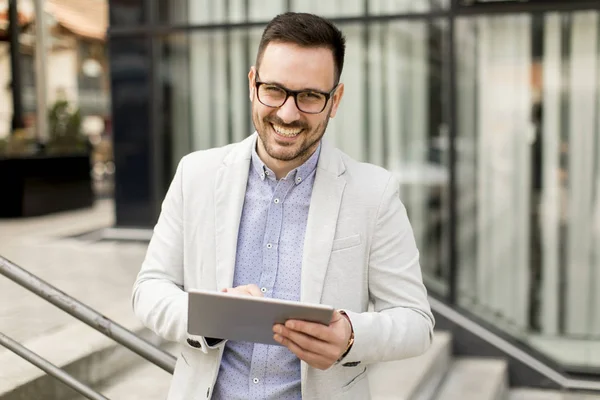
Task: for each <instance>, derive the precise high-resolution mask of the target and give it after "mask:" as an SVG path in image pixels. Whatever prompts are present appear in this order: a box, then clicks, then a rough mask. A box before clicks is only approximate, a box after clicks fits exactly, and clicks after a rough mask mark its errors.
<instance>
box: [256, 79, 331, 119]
mask: <svg viewBox="0 0 600 400" xmlns="http://www.w3.org/2000/svg"><path fill="white" fill-rule="evenodd" d="M256 78H257V79H256V94H257V97H258V101H260V102H261V103H262V104H264V105H265V106H267V107H271V108H279V107H281V106H282V105H284V104H285V102H286V101H287V99H288V98H289V97H290V96H292V97H293V98H294V102H295V103H296V107H298V110H300V111H302V112H303V113H306V114H319V113H321V112H323V110H324V109H325V106H327V102H328V101H329V99H330V98H331V96H332V95H333V92H335V90H336V89H337V87H338V85H335V87H334V88H333V89H331V91H330V92H329V93H326V92H321V91H318V90H308V89H306V90H289V89H286V88H284V87H282V86H279V85H276V84H274V83H266V82H261V81H259V80H258V79H259V78H258V72H257V73H256Z"/></svg>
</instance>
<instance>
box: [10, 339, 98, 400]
mask: <svg viewBox="0 0 600 400" xmlns="http://www.w3.org/2000/svg"><path fill="white" fill-rule="evenodd" d="M0 345H2V346H4V347H6V348H7V349H9V350H10V351H12V352H13V353H15V354H16V355H18V356H20V357H22V358H24V359H25V360H27V361H29V362H30V363H32V364H33V365H35V366H36V367H38V368H39V369H41V370H42V371H44V372H46V373H47V374H48V375H51V376H53V377H55V378H56V379H58V380H59V381H61V382H62V383H64V384H65V385H67V386H69V387H70V388H72V389H74V390H76V391H77V392H78V393H80V394H82V395H84V396H85V397H86V398H88V399H90V400H109V399H108V398H107V397H104V396H102V395H101V394H100V393H98V392H96V391H95V390H94V389H92V388H90V387H89V386H87V385H86V384H84V383H82V382H81V381H79V380H77V379H76V378H74V377H73V376H72V375H69V374H68V373H66V372H65V371H63V370H62V369H60V368H59V367H57V366H56V365H54V364H52V363H51V362H50V361H48V360H46V359H45V358H42V357H40V356H39V355H38V354H36V353H34V352H33V351H31V350H29V349H28V348H27V347H25V346H22V345H21V344H19V342H17V341H15V340H13V339H11V338H9V337H8V336H6V335H5V334H3V333H2V332H0Z"/></svg>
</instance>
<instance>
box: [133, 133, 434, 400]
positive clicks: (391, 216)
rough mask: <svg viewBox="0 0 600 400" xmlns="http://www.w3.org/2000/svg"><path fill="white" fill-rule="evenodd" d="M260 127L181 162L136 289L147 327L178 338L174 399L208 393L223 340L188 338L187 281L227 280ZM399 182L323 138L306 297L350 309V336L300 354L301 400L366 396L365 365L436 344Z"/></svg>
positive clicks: (210, 286) (212, 285)
mask: <svg viewBox="0 0 600 400" xmlns="http://www.w3.org/2000/svg"><path fill="white" fill-rule="evenodd" d="M255 136H256V133H254V134H253V135H252V136H250V137H249V138H247V139H245V140H244V141H242V142H240V143H236V144H232V145H229V146H226V147H222V148H217V149H211V150H206V151H198V152H194V153H192V154H189V155H187V156H186V157H184V158H183V159H182V160H181V162H180V163H179V166H178V168H177V172H176V173H175V177H174V178H173V181H172V183H171V186H170V188H169V190H168V192H167V195H166V197H165V200H164V202H163V205H162V212H161V214H160V217H159V219H158V222H157V224H156V226H155V228H154V233H153V236H152V240H151V241H150V245H149V247H148V252H147V255H146V258H145V260H144V262H143V265H142V268H141V271H140V273H139V275H138V278H137V280H136V282H135V285H134V288H133V309H134V311H135V313H136V315H137V316H138V317H139V318H140V319H141V320H142V322H143V323H144V325H145V326H147V327H148V328H149V329H151V330H152V331H154V332H155V333H156V334H158V335H159V336H161V337H163V338H164V339H167V340H171V341H175V342H179V343H181V344H183V346H182V351H181V354H180V356H179V357H178V360H177V365H176V368H175V373H174V376H173V380H172V383H171V388H170V391H169V397H168V398H169V400H195V399H210V397H211V395H212V388H213V385H214V382H215V381H216V378H217V374H218V371H219V366H220V361H221V356H222V354H223V347H224V345H223V343H220V344H219V345H217V346H215V347H210V346H208V345H207V343H206V341H205V340H204V338H201V337H195V338H191V339H194V340H195V341H196V342H191V343H192V344H194V345H195V346H199V347H193V346H192V345H190V344H189V343H190V341H189V339H190V335H188V334H187V293H186V291H187V290H188V289H191V288H195V289H204V290H220V289H222V288H225V287H231V284H232V281H233V272H234V266H235V256H236V246H237V236H238V228H239V222H240V216H241V213H242V206H243V203H244V196H245V192H246V182H247V180H248V171H249V169H250V164H249V163H250V156H251V148H252V143H253V141H254V139H255ZM398 190H399V183H398V181H397V180H396V179H395V178H394V177H393V176H392V175H391V174H390V173H389V172H388V171H386V170H384V169H382V168H379V167H376V166H373V165H370V164H364V163H359V162H356V161H354V160H353V159H351V158H350V157H349V156H347V155H345V154H344V153H342V152H341V151H339V150H337V149H335V148H333V147H331V146H329V145H328V144H327V143H326V142H325V141H324V142H323V146H322V149H321V155H320V159H319V164H318V167H317V172H316V177H315V182H314V187H313V193H312V199H311V205H310V210H309V214H308V222H307V227H306V238H305V244H304V253H303V258H302V281H301V282H299V283H300V285H301V301H303V302H308V303H322V304H329V305H331V306H333V307H336V308H338V309H344V310H346V312H347V314H348V316H349V317H350V319H351V321H352V325H353V327H354V332H355V342H354V345H353V347H352V350H351V351H350V353H349V354H348V355H347V356H346V357H345V359H344V360H343V361H342V362H341V363H339V364H337V365H334V366H332V367H331V368H329V369H328V370H326V371H321V370H317V369H314V368H311V367H309V366H308V365H307V364H306V363H304V362H302V367H301V370H302V395H303V399H360V400H365V399H369V398H370V396H369V385H368V378H367V376H368V374H367V367H368V366H369V364H372V363H377V362H380V361H391V360H398V359H402V358H407V357H413V356H417V355H420V354H422V353H423V352H425V350H427V348H428V347H429V345H430V344H431V340H432V336H433V325H434V319H433V316H432V314H431V310H430V307H429V304H428V301H427V295H426V290H425V287H424V286H423V283H422V278H421V270H420V266H419V252H418V250H417V247H416V245H415V240H414V236H413V232H412V228H411V226H410V223H409V221H408V218H407V215H406V210H405V208H404V206H403V204H402V203H401V202H400V199H399V195H398ZM370 303H371V304H372V307H371V309H372V310H373V311H368V309H369V304H370Z"/></svg>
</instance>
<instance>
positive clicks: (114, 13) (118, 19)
mask: <svg viewBox="0 0 600 400" xmlns="http://www.w3.org/2000/svg"><path fill="white" fill-rule="evenodd" d="M108 12H109V18H110V26H118V27H127V26H139V25H143V24H144V23H145V22H147V20H146V18H147V13H146V10H145V7H144V1H143V0H109V1H108Z"/></svg>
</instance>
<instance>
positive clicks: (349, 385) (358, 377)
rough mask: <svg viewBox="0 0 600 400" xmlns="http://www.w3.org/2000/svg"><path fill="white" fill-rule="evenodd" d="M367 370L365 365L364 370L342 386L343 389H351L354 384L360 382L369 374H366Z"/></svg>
mask: <svg viewBox="0 0 600 400" xmlns="http://www.w3.org/2000/svg"><path fill="white" fill-rule="evenodd" d="M366 372H367V367H363V370H362V371H361V372H360V373H359V374H358V375H356V376H355V377H354V378H352V379H351V380H350V382H347V383H346V384H345V385H344V386H342V390H343V391H344V392H345V391H346V390H350V389H351V388H352V386H354V385H356V384H357V383H358V382H360V381H361V380H362V379H363V378H364V377H365V376H367V374H366Z"/></svg>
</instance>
